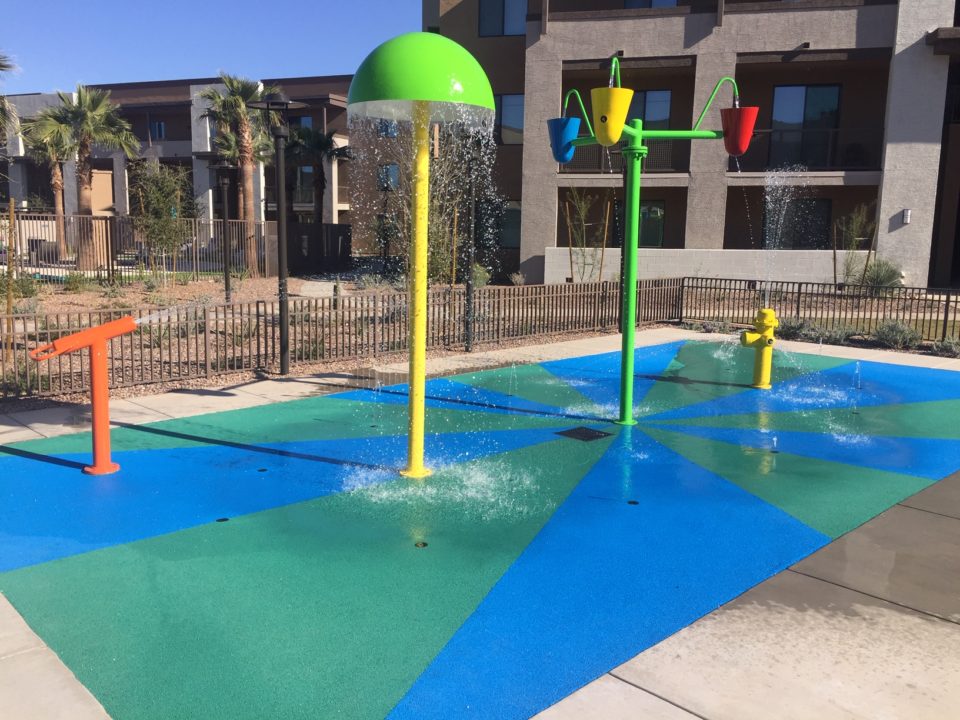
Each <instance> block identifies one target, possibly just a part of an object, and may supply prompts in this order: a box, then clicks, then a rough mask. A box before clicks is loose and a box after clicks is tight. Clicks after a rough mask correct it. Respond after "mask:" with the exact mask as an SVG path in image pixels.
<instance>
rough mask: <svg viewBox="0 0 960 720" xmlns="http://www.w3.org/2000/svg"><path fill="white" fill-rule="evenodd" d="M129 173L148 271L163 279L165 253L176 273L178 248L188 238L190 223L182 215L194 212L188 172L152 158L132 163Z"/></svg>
mask: <svg viewBox="0 0 960 720" xmlns="http://www.w3.org/2000/svg"><path fill="white" fill-rule="evenodd" d="M129 173H130V196H131V200H132V202H131V203H130V205H131V207H130V214H131V216H132V217H133V224H134V228H135V229H136V230H137V231H138V232H139V233H140V234H141V235H142V236H143V238H144V244H145V245H146V248H147V256H148V260H149V264H150V270H151V272H152V273H153V274H154V276H155V277H156V276H158V275H159V276H160V277H162V278H163V280H164V281H165V280H166V269H167V263H166V256H167V255H168V254H169V255H172V266H173V272H174V274H176V272H177V254H178V251H179V249H180V247H181V246H182V245H183V243H184V242H186V241H187V240H188V238H189V230H190V227H189V224H188V223H186V222H184V221H183V218H190V217H194V216H195V215H196V212H195V206H194V202H193V197H192V195H191V183H190V174H189V172H188V171H187V169H186V168H182V167H177V166H168V165H160V164H158V163H154V162H143V163H135V164H132V165H131V166H130V170H129ZM158 259H160V261H161V263H160V265H161V268H162V272H161V273H158V263H157V260H158Z"/></svg>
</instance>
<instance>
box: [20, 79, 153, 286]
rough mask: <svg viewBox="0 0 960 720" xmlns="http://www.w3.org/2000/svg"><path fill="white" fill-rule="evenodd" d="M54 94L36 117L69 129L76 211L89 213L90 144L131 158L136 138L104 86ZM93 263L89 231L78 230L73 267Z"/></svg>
mask: <svg viewBox="0 0 960 720" xmlns="http://www.w3.org/2000/svg"><path fill="white" fill-rule="evenodd" d="M57 96H58V97H59V98H60V103H61V104H60V105H58V106H55V107H49V108H44V109H43V110H41V111H40V112H39V113H38V115H37V121H38V123H40V124H41V126H42V127H48V128H50V129H51V132H53V128H54V127H63V128H68V129H69V136H68V137H69V140H67V147H68V148H69V149H70V150H75V151H76V153H77V209H78V212H79V214H80V215H92V214H93V165H92V163H91V154H92V152H93V148H94V146H99V147H103V148H110V149H119V150H122V151H123V152H124V154H126V155H127V157H131V158H132V157H136V156H137V155H138V154H139V153H140V141H139V140H138V139H137V137H136V136H135V135H134V134H133V131H132V130H131V129H130V123H128V122H127V121H126V120H124V119H123V118H121V117H120V113H119V109H118V108H117V106H116V105H114V104H113V103H112V102H110V92H109V91H108V90H99V89H97V88H87V87H84V86H83V85H77V91H76V99H74V98H73V96H71V95H68V94H66V93H62V92H58V93H57ZM56 132H58V133H59V132H60V130H57V131H56ZM40 137H41V138H43V134H41V136H40ZM96 264H97V255H96V248H95V247H94V244H93V234H92V233H87V232H84V233H81V234H80V236H79V237H78V241H77V268H78V269H79V270H94V269H96Z"/></svg>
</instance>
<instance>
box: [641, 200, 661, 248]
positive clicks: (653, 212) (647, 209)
mask: <svg viewBox="0 0 960 720" xmlns="http://www.w3.org/2000/svg"><path fill="white" fill-rule="evenodd" d="M663 218H664V203H663V200H648V201H647V202H642V203H640V247H657V248H658V247H663Z"/></svg>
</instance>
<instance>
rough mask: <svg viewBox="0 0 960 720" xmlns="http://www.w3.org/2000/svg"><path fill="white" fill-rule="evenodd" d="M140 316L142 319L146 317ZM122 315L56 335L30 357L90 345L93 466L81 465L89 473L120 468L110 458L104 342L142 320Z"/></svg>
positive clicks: (45, 356)
mask: <svg viewBox="0 0 960 720" xmlns="http://www.w3.org/2000/svg"><path fill="white" fill-rule="evenodd" d="M146 319H147V318H143V319H142V320H146ZM142 320H140V321H137V320H134V319H133V318H132V317H130V316H127V317H122V318H120V319H119V320H113V321H111V322H108V323H104V324H103V325H98V326H97V327H92V328H87V329H85V330H81V331H80V332H77V333H74V334H73V335H67V336H66V337H62V338H58V339H56V340H54V341H53V342H52V343H50V344H49V345H44V346H43V347H39V348H36V349H35V350H32V351H31V352H30V357H31V358H33V359H34V360H36V361H38V362H42V361H44V360H50V359H51V358H55V357H57V356H58V355H63V354H65V353H71V352H74V351H76V350H82V349H83V348H90V402H91V405H92V407H93V465H88V466H87V467H85V468H83V471H84V472H85V473H87V474H88V475H109V474H110V473H115V472H116V471H117V470H119V469H120V466H119V465H117V464H116V463H115V462H111V460H110V391H109V388H108V380H107V341H108V340H110V339H111V338H115V337H118V336H120V335H126V334H127V333H130V332H133V331H134V330H136V329H137V325H138V324H140V322H142Z"/></svg>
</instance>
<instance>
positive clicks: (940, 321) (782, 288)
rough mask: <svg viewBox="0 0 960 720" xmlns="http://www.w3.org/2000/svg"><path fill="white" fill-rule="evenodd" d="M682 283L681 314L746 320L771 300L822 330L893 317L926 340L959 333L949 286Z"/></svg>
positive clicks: (865, 326) (867, 327)
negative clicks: (938, 287)
mask: <svg viewBox="0 0 960 720" xmlns="http://www.w3.org/2000/svg"><path fill="white" fill-rule="evenodd" d="M682 286H683V290H682V297H683V299H682V305H683V311H682V313H681V316H682V319H683V320H697V321H716V322H727V323H731V324H735V325H747V324H750V323H751V322H752V321H753V316H754V315H755V314H756V311H757V308H759V307H763V306H769V307H773V308H774V309H776V311H777V315H778V317H779V318H780V321H781V322H783V321H785V320H786V321H790V320H797V321H799V320H805V321H807V322H809V323H811V324H814V325H817V326H819V327H821V328H823V329H826V330H832V329H835V328H840V327H849V328H852V329H854V330H856V331H857V332H858V333H861V334H870V333H872V332H874V331H875V330H876V329H877V326H878V325H879V324H880V323H882V322H885V321H889V320H896V321H899V322H902V323H904V324H906V325H909V326H911V327H913V328H914V329H915V330H916V331H917V332H919V333H920V334H921V336H922V337H923V339H924V340H927V341H934V340H948V339H954V340H957V339H960V316H958V311H960V308H958V297H957V294H956V291H952V290H948V289H935V288H921V287H890V288H876V287H869V286H865V285H847V286H844V285H834V284H832V283H809V282H779V281H755V280H728V279H722V278H683V280H682Z"/></svg>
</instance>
